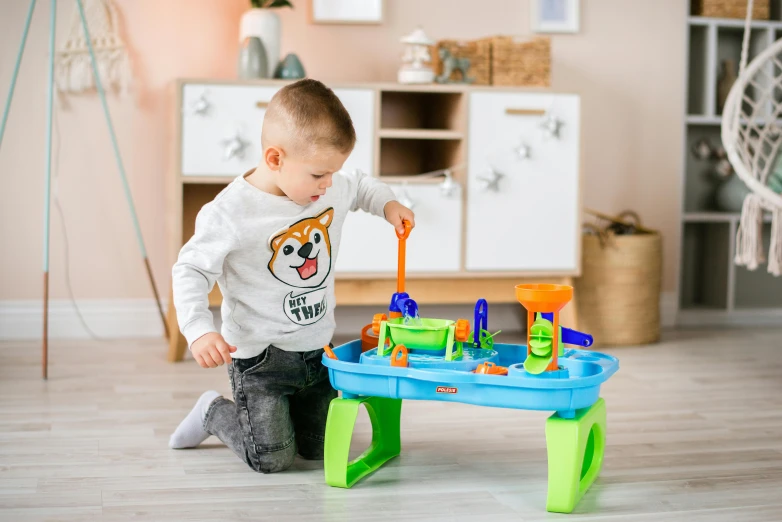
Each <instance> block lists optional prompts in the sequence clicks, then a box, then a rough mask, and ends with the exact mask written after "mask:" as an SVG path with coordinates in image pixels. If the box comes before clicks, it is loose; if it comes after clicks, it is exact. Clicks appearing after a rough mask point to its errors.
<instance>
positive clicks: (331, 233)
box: [172, 171, 395, 359]
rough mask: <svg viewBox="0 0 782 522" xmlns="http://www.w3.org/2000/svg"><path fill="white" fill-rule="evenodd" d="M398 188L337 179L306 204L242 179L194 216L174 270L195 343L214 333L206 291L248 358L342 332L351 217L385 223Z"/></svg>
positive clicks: (186, 331)
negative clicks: (339, 267) (365, 215)
mask: <svg viewBox="0 0 782 522" xmlns="http://www.w3.org/2000/svg"><path fill="white" fill-rule="evenodd" d="M394 198H395V197H394V193H393V192H392V191H391V189H390V188H389V187H388V186H387V185H385V184H383V183H381V182H380V181H378V180H377V179H375V178H372V177H369V176H367V175H365V174H362V173H360V172H358V171H357V172H355V173H353V174H347V173H345V172H337V173H335V174H334V176H333V180H332V186H331V187H330V188H329V189H328V191H326V194H325V195H324V196H321V197H320V199H318V201H316V202H314V203H310V204H309V205H306V206H300V205H298V204H296V203H294V202H293V201H291V200H290V199H288V198H287V197H285V196H275V195H272V194H268V193H266V192H263V191H261V190H260V189H258V188H256V187H254V186H252V185H250V183H248V182H247V180H246V179H244V176H239V177H237V178H236V179H235V180H234V181H232V182H231V183H230V184H229V185H228V186H227V187H226V188H225V189H223V191H221V192H220V193H219V194H218V195H217V197H215V199H214V200H213V201H211V202H209V203H207V204H206V205H204V207H203V208H202V209H201V211H200V212H199V213H198V216H197V217H196V226H195V234H194V235H193V237H192V238H191V239H190V240H189V241H188V242H187V243H186V244H185V245H184V246H183V247H182V250H181V251H180V252H179V258H178V260H177V262H176V264H175V265H174V267H173V270H172V275H173V289H174V306H175V307H176V312H177V320H178V321H179V327H180V329H181V331H182V334H183V335H184V336H185V338H186V339H187V343H188V346H190V345H192V344H193V341H195V340H196V339H198V338H199V337H201V336H203V335H204V334H206V333H209V332H215V331H216V329H215V326H214V321H213V319H212V313H211V312H210V310H209V299H208V294H209V292H210V291H211V290H212V288H213V286H214V284H215V282H217V284H218V285H219V287H220V291H221V293H222V295H223V304H222V307H221V310H220V311H221V314H222V321H223V324H222V332H221V333H222V335H223V337H224V338H225V340H226V342H228V344H231V345H234V346H236V352H234V353H233V354H232V355H233V357H234V358H238V359H246V358H249V357H254V356H256V355H258V354H259V353H261V352H262V351H263V350H264V349H266V347H267V346H269V345H270V344H273V345H274V346H276V347H277V348H280V349H283V350H290V351H307V350H315V349H317V348H322V347H323V345H325V344H328V343H329V342H330V340H331V337H332V335H333V333H334V327H335V323H334V306H335V304H336V303H335V298H334V265H335V263H336V259H337V254H338V253H339V241H340V238H341V235H342V225H343V223H344V222H345V217H346V216H347V213H348V211H355V210H358V209H362V210H364V211H366V212H370V213H372V214H374V215H376V216H380V217H383V216H384V213H383V209H384V207H385V205H386V203H388V202H389V201H391V200H393V199H394Z"/></svg>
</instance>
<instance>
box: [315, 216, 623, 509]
mask: <svg viewBox="0 0 782 522" xmlns="http://www.w3.org/2000/svg"><path fill="white" fill-rule="evenodd" d="M408 234H409V227H408V228H407V229H406V231H405V233H404V234H398V233H397V235H398V237H399V258H400V259H399V266H400V268H399V274H398V280H397V292H396V293H395V294H394V296H393V297H392V299H391V304H390V306H389V316H386V315H385V314H378V315H376V316H375V317H374V318H373V322H372V324H371V325H367V326H366V327H365V328H364V330H363V331H362V336H361V338H360V339H357V340H355V341H351V342H349V343H347V344H344V345H341V346H338V347H335V348H334V349H333V350H332V349H330V348H329V347H326V350H325V354H324V356H323V364H324V365H325V366H326V367H327V368H328V372H329V379H330V381H331V384H332V386H333V387H334V388H335V389H337V390H339V391H340V392H341V397H340V398H337V399H334V400H333V401H332V402H331V405H330V407H329V414H328V420H327V423H326V441H325V462H324V468H325V475H326V483H327V484H329V485H330V486H335V487H342V488H350V487H351V486H353V485H354V484H355V483H356V482H357V481H359V480H360V479H362V478H364V477H365V476H367V475H369V474H370V473H372V472H374V471H376V470H377V469H378V468H380V467H381V466H382V465H383V464H384V463H386V462H387V461H388V460H390V459H392V458H393V457H395V456H397V455H399V453H400V452H401V436H400V419H401V411H402V400H403V399H412V400H435V401H450V402H463V403H467V404H475V405H480V406H494V407H500V408H515V409H524V410H543V411H552V412H554V413H553V414H552V415H551V416H550V417H549V418H548V420H547V421H546V446H547V455H548V494H547V501H546V509H547V510H548V511H552V512H560V513H570V512H572V511H573V509H574V508H575V506H576V504H577V503H578V501H579V500H580V499H581V497H582V496H583V495H584V493H586V491H587V489H588V488H589V487H590V486H591V485H592V483H593V482H594V481H595V479H596V478H597V476H598V474H599V472H600V468H601V467H602V463H603V454H604V449H605V437H606V407H605V402H604V400H603V399H602V398H600V386H601V384H602V383H604V382H605V381H606V380H607V379H608V378H609V377H611V375H613V374H614V373H615V372H616V371H617V370H618V368H619V362H618V360H617V359H616V358H615V357H612V356H610V355H606V354H602V353H598V352H595V351H588V350H583V349H581V348H586V347H589V346H591V345H592V337H591V336H590V335H588V334H585V333H582V332H578V331H575V330H571V329H569V328H565V327H562V326H561V325H560V324H559V312H560V310H561V309H562V308H563V307H564V306H565V305H566V304H567V303H568V302H569V301H570V300H571V299H572V297H573V288H572V287H570V286H565V285H553V284H520V285H517V286H516V287H515V292H516V299H517V300H518V301H519V302H520V304H521V305H522V306H523V307H524V308H525V309H526V310H527V318H528V321H527V324H528V328H527V343H526V345H522V344H503V343H498V342H495V339H494V337H495V336H496V335H497V333H499V332H497V333H495V334H491V333H489V331H488V303H487V302H486V301H485V300H483V299H480V300H478V302H477V303H476V305H475V315H474V317H473V324H472V328H471V325H470V323H469V321H467V320H465V319H460V320H457V321H449V320H444V319H429V318H422V317H419V308H418V305H417V303H415V301H414V300H413V299H412V298H411V297H410V296H409V295H408V294H407V293H406V292H405V291H404V252H405V245H404V242H405V240H406V238H407V236H408ZM471 330H472V334H473V335H472V336H470V333H471ZM370 331H371V333H372V334H374V335H372V334H370ZM566 345H576V346H579V347H580V348H567V349H566V348H565V346H566ZM362 404H363V405H364V406H365V407H366V410H367V412H368V414H369V418H370V421H371V424H372V430H373V435H372V443H371V445H370V446H369V448H368V449H367V450H366V451H365V452H364V453H363V454H362V455H360V456H359V457H357V458H356V459H354V460H352V461H351V460H349V456H348V454H349V450H350V441H351V438H352V435H353V428H354V426H355V422H356V418H357V415H358V410H359V407H360V406H361V405H362Z"/></svg>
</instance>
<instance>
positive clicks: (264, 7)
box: [239, 0, 293, 78]
mask: <svg viewBox="0 0 782 522" xmlns="http://www.w3.org/2000/svg"><path fill="white" fill-rule="evenodd" d="M250 4H251V5H252V9H250V10H248V11H247V12H245V13H244V14H243V15H242V19H241V21H240V24H239V43H240V44H243V43H244V41H245V39H247V38H251V37H253V36H255V37H257V38H259V39H260V40H261V43H262V44H263V48H264V50H265V51H266V74H265V75H264V76H262V78H271V77H272V75H273V74H274V71H275V70H276V69H277V63H279V61H280V17H279V15H277V13H275V12H274V9H275V8H279V7H293V5H292V4H291V3H290V2H289V1H288V0H250Z"/></svg>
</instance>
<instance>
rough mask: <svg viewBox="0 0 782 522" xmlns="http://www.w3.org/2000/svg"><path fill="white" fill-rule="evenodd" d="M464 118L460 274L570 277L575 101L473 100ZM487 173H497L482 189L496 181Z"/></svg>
mask: <svg viewBox="0 0 782 522" xmlns="http://www.w3.org/2000/svg"><path fill="white" fill-rule="evenodd" d="M542 111H545V112H546V116H544V115H542V114H541V112H542ZM469 114H470V120H469V160H468V194H467V230H466V237H467V245H469V247H468V248H467V250H466V257H465V259H466V262H465V264H466V267H465V268H466V269H467V270H475V271H480V270H486V271H500V270H508V271H547V270H551V271H554V270H555V271H574V272H575V271H576V270H577V268H578V266H579V263H578V259H577V257H578V251H579V249H578V244H579V243H578V242H579V241H580V230H579V223H580V219H579V215H578V212H579V164H580V158H579V154H580V153H579V150H580V143H579V142H580V134H579V130H580V110H579V98H578V97H577V96H574V95H555V94H544V93H507V92H505V93H503V92H481V93H472V94H471V95H470V111H469ZM548 116H551V117H554V118H556V119H557V120H559V121H560V122H561V126H560V127H559V137H558V138H556V137H550V136H546V135H545V133H544V131H543V129H542V128H541V124H542V122H543V121H544V118H546V117H548ZM520 145H526V146H527V147H528V150H529V157H528V158H523V157H522V156H523V154H520V153H519V150H518V147H519V146H520ZM492 169H493V170H494V171H496V172H498V173H500V174H501V177H500V178H499V181H497V183H496V185H494V186H491V185H490V184H487V182H486V180H492V179H494V176H493V174H492ZM487 185H488V186H487Z"/></svg>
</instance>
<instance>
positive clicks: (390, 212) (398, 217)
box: [383, 201, 415, 234]
mask: <svg viewBox="0 0 782 522" xmlns="http://www.w3.org/2000/svg"><path fill="white" fill-rule="evenodd" d="M383 212H384V213H385V215H386V221H388V222H389V223H391V224H392V225H394V228H395V229H396V230H397V232H399V233H400V234H404V233H405V226H404V225H403V224H402V221H408V222H410V230H412V229H414V228H415V214H413V211H412V210H410V209H409V208H407V207H406V206H404V205H403V204H401V203H400V202H398V201H389V202H388V203H386V206H385V207H384V208H383Z"/></svg>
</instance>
